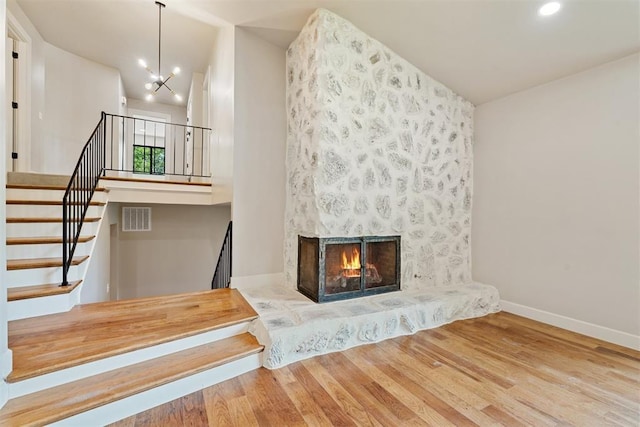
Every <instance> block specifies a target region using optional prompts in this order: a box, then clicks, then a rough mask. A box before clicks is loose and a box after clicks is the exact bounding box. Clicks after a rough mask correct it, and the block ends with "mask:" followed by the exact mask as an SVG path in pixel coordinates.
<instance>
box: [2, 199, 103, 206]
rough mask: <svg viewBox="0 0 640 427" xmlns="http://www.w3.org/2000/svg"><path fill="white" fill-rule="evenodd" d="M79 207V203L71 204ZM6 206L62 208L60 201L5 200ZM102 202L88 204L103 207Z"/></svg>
mask: <svg viewBox="0 0 640 427" xmlns="http://www.w3.org/2000/svg"><path fill="white" fill-rule="evenodd" d="M73 204H74V205H79V204H80V203H73ZM7 205H35V206H62V200H26V199H25V200H7ZM104 205H106V203H104V202H95V201H91V202H89V206H104Z"/></svg>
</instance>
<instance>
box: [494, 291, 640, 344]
mask: <svg viewBox="0 0 640 427" xmlns="http://www.w3.org/2000/svg"><path fill="white" fill-rule="evenodd" d="M500 305H501V306H502V309H503V310H504V311H506V312H508V313H513V314H517V315H519V316H522V317H526V318H528V319H533V320H537V321H539V322H542V323H547V324H549V325H553V326H557V327H559V328H562V329H567V330H569V331H572V332H577V333H579V334H583V335H587V336H589V337H592V338H597V339H601V340H603V341H607V342H610V343H613V344H618V345H621V346H623V347H628V348H631V349H633V350H640V336H638V335H633V334H630V333H627V332H622V331H617V330H615V329H610V328H607V327H605V326H600V325H595V324H593V323H588V322H584V321H582V320H577V319H573V318H571V317H566V316H562V315H560V314H555V313H550V312H548V311H544V310H539V309H537V308H533V307H528V306H526V305H521V304H516V303H514V302H509V301H505V300H501V301H500Z"/></svg>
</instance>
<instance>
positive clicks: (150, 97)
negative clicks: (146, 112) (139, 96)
mask: <svg viewBox="0 0 640 427" xmlns="http://www.w3.org/2000/svg"><path fill="white" fill-rule="evenodd" d="M144 99H146V100H147V101H149V102H151V101H153V94H152V93H148V94H147V96H145V97H144Z"/></svg>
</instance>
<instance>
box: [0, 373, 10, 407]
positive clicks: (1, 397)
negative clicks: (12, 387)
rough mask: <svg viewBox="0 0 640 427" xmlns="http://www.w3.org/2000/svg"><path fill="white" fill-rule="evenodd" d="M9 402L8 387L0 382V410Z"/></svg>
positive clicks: (2, 381)
mask: <svg viewBox="0 0 640 427" xmlns="http://www.w3.org/2000/svg"><path fill="white" fill-rule="evenodd" d="M7 400H9V387H8V385H7V383H6V382H4V380H0V408H2V407H3V406H4V404H5V403H7Z"/></svg>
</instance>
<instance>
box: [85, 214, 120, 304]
mask: <svg viewBox="0 0 640 427" xmlns="http://www.w3.org/2000/svg"><path fill="white" fill-rule="evenodd" d="M117 219H118V210H117V208H116V206H115V205H114V204H112V203H109V204H108V205H107V207H106V209H105V211H104V215H103V216H102V221H101V222H100V229H99V230H98V234H97V235H96V239H95V242H94V247H93V252H92V253H91V257H90V258H89V261H88V262H89V265H88V266H87V273H86V274H85V278H84V282H83V284H82V293H81V294H80V303H81V304H88V303H92V302H102V301H109V299H110V295H109V294H110V292H109V291H110V281H111V280H110V279H111V278H110V265H111V264H110V263H111V258H110V242H111V238H110V226H111V224H113V223H115V222H117Z"/></svg>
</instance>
